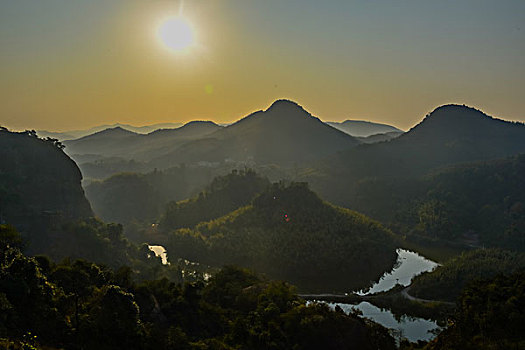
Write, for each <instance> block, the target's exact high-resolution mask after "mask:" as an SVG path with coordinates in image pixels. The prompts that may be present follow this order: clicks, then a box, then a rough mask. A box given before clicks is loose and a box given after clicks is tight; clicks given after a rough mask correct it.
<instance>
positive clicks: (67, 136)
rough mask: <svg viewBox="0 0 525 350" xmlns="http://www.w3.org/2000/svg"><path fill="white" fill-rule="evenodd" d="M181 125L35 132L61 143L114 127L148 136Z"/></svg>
mask: <svg viewBox="0 0 525 350" xmlns="http://www.w3.org/2000/svg"><path fill="white" fill-rule="evenodd" d="M181 125H182V123H158V124H152V125H145V126H134V125H129V124H121V123H116V124H104V125H97V126H94V127H92V128H89V129H83V130H68V131H63V132H59V131H48V130H37V134H38V135H39V136H41V137H53V138H57V139H59V140H61V141H64V140H74V139H79V138H81V137H84V136H88V135H91V134H94V133H97V132H99V131H102V130H106V129H113V128H116V127H121V128H122V129H126V130H129V131H132V132H134V133H137V134H148V133H150V132H153V131H155V130H158V129H169V128H171V129H174V128H178V127H180V126H181Z"/></svg>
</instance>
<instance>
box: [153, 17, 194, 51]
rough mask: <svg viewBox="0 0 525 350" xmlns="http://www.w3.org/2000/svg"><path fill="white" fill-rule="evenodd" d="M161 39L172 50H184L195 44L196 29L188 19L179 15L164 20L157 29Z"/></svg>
mask: <svg viewBox="0 0 525 350" xmlns="http://www.w3.org/2000/svg"><path fill="white" fill-rule="evenodd" d="M157 36H158V38H159V39H160V41H161V42H162V43H163V44H164V45H165V46H166V47H167V48H168V49H170V50H171V51H174V52H183V51H186V50H187V49H189V48H191V47H192V46H193V45H194V44H195V35H194V30H193V28H192V26H191V24H190V22H188V21H187V20H186V19H184V18H182V17H180V16H177V17H170V18H168V19H166V20H165V21H163V22H162V23H161V24H160V26H159V27H158V30H157Z"/></svg>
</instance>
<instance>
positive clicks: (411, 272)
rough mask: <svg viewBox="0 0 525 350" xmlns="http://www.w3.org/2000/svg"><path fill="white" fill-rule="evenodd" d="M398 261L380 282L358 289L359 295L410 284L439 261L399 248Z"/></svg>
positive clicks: (432, 268)
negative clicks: (364, 288)
mask: <svg viewBox="0 0 525 350" xmlns="http://www.w3.org/2000/svg"><path fill="white" fill-rule="evenodd" d="M396 252H397V262H396V265H395V266H394V268H393V269H392V271H390V272H386V273H385V274H384V275H383V276H382V277H381V279H380V280H379V282H377V283H375V284H374V285H372V286H371V287H370V288H368V289H366V290H360V291H356V292H355V293H356V294H358V295H367V294H373V293H378V292H385V291H387V290H389V289H392V288H393V287H394V286H395V285H396V284H401V285H403V286H408V285H410V283H411V282H412V278H414V277H415V276H417V275H419V274H421V273H423V272H426V271H432V270H434V269H435V268H436V267H437V266H439V264H438V263H436V262H434V261H432V260H428V259H427V258H425V257H423V256H421V255H419V254H418V253H414V252H411V251H409V250H405V249H401V248H399V249H397V250H396Z"/></svg>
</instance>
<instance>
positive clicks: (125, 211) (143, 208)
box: [86, 173, 162, 224]
mask: <svg viewBox="0 0 525 350" xmlns="http://www.w3.org/2000/svg"><path fill="white" fill-rule="evenodd" d="M86 196H87V197H88V198H89V200H90V202H91V204H92V205H93V210H94V211H95V212H96V213H97V214H98V215H99V216H100V218H101V219H103V220H106V221H110V222H118V223H123V224H126V223H129V222H131V221H139V222H143V221H146V222H152V221H153V220H155V218H156V217H157V215H158V213H159V211H160V206H161V204H162V203H160V202H159V198H160V196H159V194H158V193H157V190H156V189H155V188H154V187H153V186H152V185H151V184H150V183H149V182H148V180H147V178H146V176H145V175H141V174H136V173H121V174H116V175H113V176H111V177H110V178H108V179H106V180H104V181H94V182H92V183H91V184H89V185H88V186H87V187H86Z"/></svg>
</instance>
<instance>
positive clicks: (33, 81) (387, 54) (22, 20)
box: [0, 0, 525, 131]
mask: <svg viewBox="0 0 525 350" xmlns="http://www.w3.org/2000/svg"><path fill="white" fill-rule="evenodd" d="M176 15H178V16H181V17H182V18H184V19H185V20H186V21H187V22H188V23H190V24H191V27H192V28H193V34H194V40H195V44H194V45H193V46H192V47H191V48H190V49H188V50H186V51H184V52H173V51H171V50H169V49H168V48H167V47H166V45H164V44H163V43H162V42H161V41H160V40H159V38H158V28H159V26H160V25H161V24H162V23H163V21H165V20H166V19H167V18H170V16H176ZM0 48H1V54H0V76H1V79H0V125H3V126H7V127H8V128H10V129H14V130H20V129H37V130H38V129H46V130H54V131H65V130H71V129H82V128H87V127H91V126H94V125H100V124H112V123H116V122H121V123H129V124H133V125H149V124H154V123H160V122H187V121H190V120H195V119H201V120H202V119H206V120H214V121H216V122H219V123H228V122H232V121H235V120H238V119H240V118H242V117H244V116H246V115H247V114H249V113H251V112H253V111H256V110H260V109H266V108H267V107H268V106H269V105H270V104H271V103H272V101H274V100H276V99H279V98H287V99H291V100H294V101H296V102H297V103H299V104H300V105H302V106H303V107H304V108H305V109H306V110H308V111H309V112H310V113H312V114H313V115H315V116H317V117H319V118H320V119H322V120H325V121H343V120H346V119H360V120H370V121H376V122H381V123H387V124H391V125H395V126H397V127H399V128H402V129H409V128H410V127H412V126H414V125H415V124H416V123H418V122H419V121H420V120H421V119H422V118H423V117H424V116H425V115H426V114H427V113H429V112H430V111H432V110H433V109H434V108H436V107H437V106H440V105H443V104H447V103H459V104H466V105H469V106H473V107H476V108H479V109H481V110H482V111H484V112H485V113H487V114H489V115H492V116H495V117H499V118H503V119H507V120H518V121H525V1H523V0H516V1H510V0H509V1H505V0H493V1H487V0H450V1H449V0H440V1H434V0H428V1H427V0H412V1H410V0H384V1H382V0H362V1H351V0H340V1H336V0H333V1H329V0H328V1H317V0H316V1H314V0H300V1H299V0H286V1H281V0H265V1H257V0H208V1H204V0H186V1H184V2H183V3H181V1H162V0H149V1H147V0H39V1H34V0H0Z"/></svg>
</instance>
